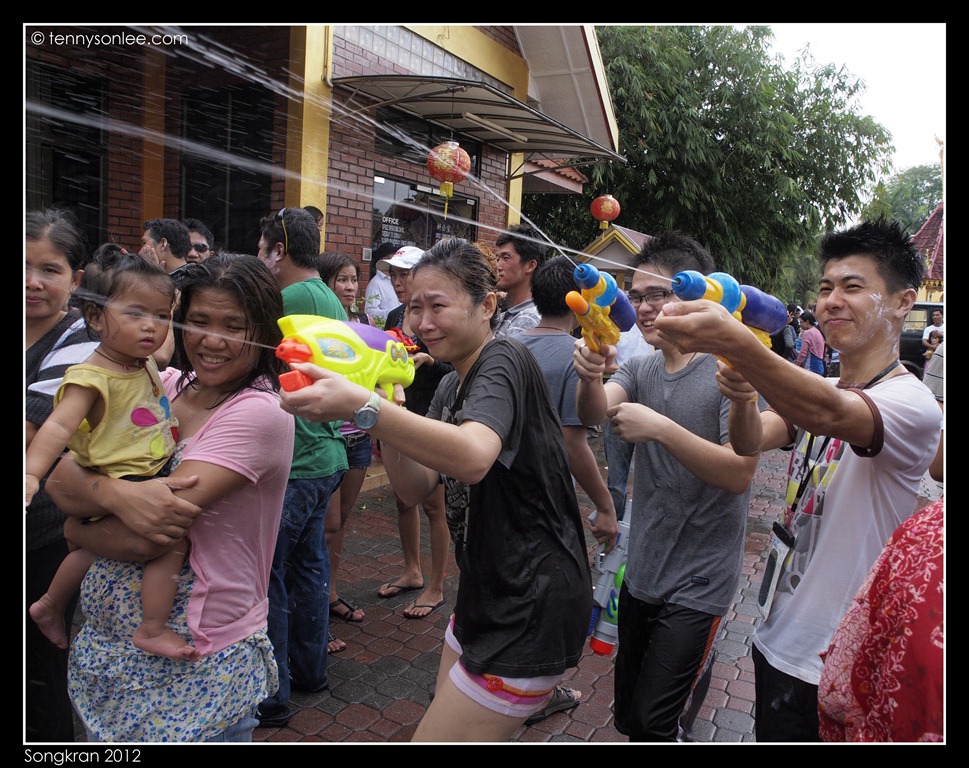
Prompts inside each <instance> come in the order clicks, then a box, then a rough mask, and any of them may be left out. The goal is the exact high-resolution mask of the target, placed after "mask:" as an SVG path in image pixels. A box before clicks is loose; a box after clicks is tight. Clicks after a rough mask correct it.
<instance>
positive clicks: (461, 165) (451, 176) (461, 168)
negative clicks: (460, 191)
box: [427, 141, 471, 219]
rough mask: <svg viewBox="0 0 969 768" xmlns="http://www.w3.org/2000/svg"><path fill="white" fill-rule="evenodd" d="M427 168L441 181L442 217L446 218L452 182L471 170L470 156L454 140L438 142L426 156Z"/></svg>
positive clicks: (463, 176)
mask: <svg viewBox="0 0 969 768" xmlns="http://www.w3.org/2000/svg"><path fill="white" fill-rule="evenodd" d="M427 170H428V171H430V173H431V176H433V177H434V179H435V180H437V181H439V182H441V189H440V192H441V197H443V198H444V218H445V219H446V218H447V204H448V200H450V199H451V196H452V195H453V194H454V184H455V182H458V181H464V180H465V179H466V178H467V176H468V174H469V173H470V172H471V158H470V157H469V156H468V153H467V152H465V151H464V150H463V149H461V147H459V146H458V143H457V142H456V141H445V142H444V143H443V144H438V145H437V146H436V147H434V149H432V150H431V153H430V154H429V155H428V156H427Z"/></svg>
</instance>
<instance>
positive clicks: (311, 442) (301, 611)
mask: <svg viewBox="0 0 969 768" xmlns="http://www.w3.org/2000/svg"><path fill="white" fill-rule="evenodd" d="M260 230H261V231H262V235H261V236H260V238H259V246H258V248H259V253H258V255H259V258H260V259H261V260H262V262H263V263H264V264H265V265H266V266H267V267H269V269H270V270H271V271H272V273H273V275H275V277H276V282H277V283H278V284H279V287H280V289H281V291H282V295H283V311H284V313H285V314H286V315H316V316H318V317H328V318H331V319H334V320H346V318H347V315H346V312H345V311H344V309H343V305H342V304H341V303H340V300H339V299H338V298H337V297H336V294H335V293H333V291H331V290H330V288H329V287H328V286H327V285H326V283H324V282H323V281H322V280H321V279H320V273H319V270H318V267H317V264H318V258H319V255H320V230H319V228H318V227H317V226H316V222H315V221H313V217H312V216H311V215H310V214H309V213H307V212H306V211H304V210H303V209H301V208H283V209H282V210H281V211H280V212H279V213H277V214H276V215H275V216H269V217H266V218H264V219H263V220H262V221H261V222H260ZM294 418H295V419H296V438H295V444H294V446H293V465H292V469H291V470H290V474H289V483H288V485H287V487H286V496H285V498H284V500H283V516H282V520H281V521H280V527H279V538H278V539H277V540H276V551H275V554H274V556H273V566H272V571H271V573H270V577H269V633H268V634H269V639H270V640H271V641H272V644H273V652H274V653H275V655H276V664H277V666H278V667H279V690H278V691H277V692H276V694H275V695H273V696H271V697H270V698H268V699H266V700H265V701H264V702H263V703H262V704H260V706H259V715H258V717H259V724H260V726H262V727H279V726H283V725H285V724H286V723H288V722H289V719H290V718H291V717H292V716H293V713H292V711H291V709H290V706H289V703H290V691H291V690H292V689H293V688H295V689H296V690H301V691H311V692H312V691H322V690H323V689H324V688H326V687H327V684H328V681H327V678H326V663H327V645H328V642H329V628H330V626H329V622H330V608H329V605H330V558H329V553H328V552H327V549H326V536H325V534H324V530H323V522H324V519H325V518H326V508H327V507H328V506H329V503H330V496H332V495H333V492H334V491H335V490H336V489H337V488H338V487H339V486H340V482H341V481H342V480H343V475H344V473H345V472H346V470H347V452H346V447H345V442H344V440H343V438H342V437H341V436H340V432H339V430H338V429H337V427H338V425H337V424H335V423H333V422H325V423H317V422H312V421H306V420H304V419H302V418H300V417H299V416H295V417H294Z"/></svg>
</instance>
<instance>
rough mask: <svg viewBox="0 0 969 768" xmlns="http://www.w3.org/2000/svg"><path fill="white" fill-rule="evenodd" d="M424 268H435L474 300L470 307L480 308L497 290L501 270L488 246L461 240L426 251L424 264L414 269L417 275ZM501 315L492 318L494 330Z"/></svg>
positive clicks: (440, 244)
mask: <svg viewBox="0 0 969 768" xmlns="http://www.w3.org/2000/svg"><path fill="white" fill-rule="evenodd" d="M424 267H436V268H437V269H440V270H442V271H443V272H445V273H446V274H448V275H450V276H451V277H453V278H454V279H455V280H457V282H458V284H459V285H460V286H461V287H462V288H463V289H464V291H465V292H466V293H467V294H468V296H469V297H470V298H471V306H472V307H477V306H478V305H480V304H481V303H482V302H483V301H484V299H485V297H486V296H487V295H488V294H489V293H495V292H497V290H498V285H497V283H498V267H497V264H496V261H495V257H494V254H493V253H491V251H490V249H488V248H487V247H486V246H484V247H483V246H481V245H480V244H478V243H471V242H468V241H467V240H465V239H464V238H461V237H452V238H448V239H447V240H441V241H440V242H438V243H436V244H435V245H434V246H432V247H431V249H430V250H428V251H424V255H423V256H422V257H421V260H420V261H418V262H417V264H415V265H414V268H413V269H411V274H412V275H416V274H417V273H418V272H419V271H420V270H421V269H423V268H424ZM500 320H501V318H500V314H499V313H498V312H495V313H494V314H493V315H492V316H491V330H494V329H495V328H497V327H498V323H499V322H500Z"/></svg>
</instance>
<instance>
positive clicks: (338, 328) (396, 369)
mask: <svg viewBox="0 0 969 768" xmlns="http://www.w3.org/2000/svg"><path fill="white" fill-rule="evenodd" d="M278 323H279V328H280V330H281V331H282V332H283V340H282V341H281V342H280V343H279V345H278V346H277V347H276V357H278V358H280V359H282V360H284V361H286V363H288V364H292V363H314V364H316V365H318V366H320V368H326V369H327V370H330V371H334V372H336V373H340V374H343V375H344V376H346V377H347V378H348V379H350V381H353V382H355V383H357V384H360V385H362V386H364V387H366V388H367V389H368V390H370V391H375V390H376V389H377V387H380V389H381V390H382V391H383V394H384V397H385V398H386V399H387V400H391V399H392V398H393V393H394V385H395V384H400V385H401V386H402V387H408V386H410V385H411V384H412V383H413V381H414V360H413V358H411V357H410V355H408V354H407V348H406V347H405V345H404V343H403V342H401V341H400V340H399V339H397V338H396V337H394V336H391V335H390V334H389V333H387V332H386V331H382V330H380V329H379V328H375V327H373V326H372V325H365V324H364V323H351V322H348V321H345V320H331V319H330V318H326V317H317V316H315V315H287V316H285V317H281V318H280V319H279V321H278ZM312 383H313V380H312V379H311V378H310V377H309V376H307V375H306V374H304V373H302V372H300V371H289V372H287V373H284V374H282V375H280V377H279V384H280V386H282V388H283V389H285V390H287V391H293V390H296V389H302V388H303V387H305V386H308V385H310V384H312Z"/></svg>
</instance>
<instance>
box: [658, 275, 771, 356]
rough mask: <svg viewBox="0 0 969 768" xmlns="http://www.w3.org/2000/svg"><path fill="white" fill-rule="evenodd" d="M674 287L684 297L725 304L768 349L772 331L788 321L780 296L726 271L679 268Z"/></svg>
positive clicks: (678, 295) (681, 297)
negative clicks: (740, 282)
mask: <svg viewBox="0 0 969 768" xmlns="http://www.w3.org/2000/svg"><path fill="white" fill-rule="evenodd" d="M672 290H673V293H675V294H676V296H677V297H678V298H679V299H681V300H683V301H693V300H695V299H709V300H710V301H715V302H716V303H717V304H720V305H721V306H723V307H725V308H726V310H727V311H728V312H729V313H730V314H731V315H733V316H734V317H735V318H736V319H737V320H739V321H740V322H741V323H743V324H744V325H745V326H746V327H747V328H748V329H749V330H750V331H751V332H752V333H753V334H754V335H755V336H756V337H757V338H758V339H760V341H761V343H762V344H764V345H765V346H766V347H767V348H768V349H770V346H771V342H770V337H771V334H773V333H777V332H778V331H780V330H781V329H782V328H783V327H784V326H785V325H786V324H787V308H786V307H785V306H784V304H783V303H782V302H781V300H780V299H778V298H777V297H776V296H771V295H770V294H769V293H764V292H763V291H762V290H760V289H759V288H755V287H754V286H752V285H740V284H739V283H737V281H736V280H735V279H734V278H733V277H731V276H730V275H728V274H727V273H726V272H711V273H710V274H709V275H703V274H702V273H700V272H696V271H694V270H686V271H684V272H678V273H677V274H675V275H674V276H673V285H672Z"/></svg>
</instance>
